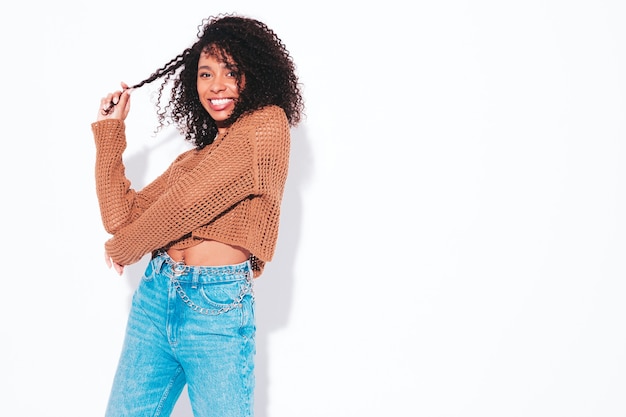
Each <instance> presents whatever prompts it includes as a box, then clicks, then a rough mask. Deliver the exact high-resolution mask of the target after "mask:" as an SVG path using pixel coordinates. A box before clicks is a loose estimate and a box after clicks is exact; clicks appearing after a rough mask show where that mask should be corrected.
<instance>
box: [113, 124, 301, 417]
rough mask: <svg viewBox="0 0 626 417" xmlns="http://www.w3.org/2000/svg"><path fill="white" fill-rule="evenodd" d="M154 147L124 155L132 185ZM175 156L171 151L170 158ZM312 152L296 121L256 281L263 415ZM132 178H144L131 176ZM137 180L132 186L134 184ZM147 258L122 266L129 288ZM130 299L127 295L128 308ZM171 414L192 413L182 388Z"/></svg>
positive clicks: (285, 314) (184, 416) (258, 396)
mask: <svg viewBox="0 0 626 417" xmlns="http://www.w3.org/2000/svg"><path fill="white" fill-rule="evenodd" d="M170 140H180V139H179V138H170V137H167V138H164V139H163V142H159V143H158V144H156V145H155V147H158V146H160V144H162V143H164V142H167V141H170ZM152 150H153V149H147V150H146V151H145V152H139V153H137V154H135V155H133V156H132V157H131V158H129V159H128V160H126V166H127V167H128V168H127V172H126V173H127V176H128V178H129V179H131V181H133V187H135V188H137V189H140V188H142V187H144V186H145V185H147V184H146V183H147V181H146V180H145V178H146V176H147V172H148V163H149V158H150V156H151V154H152V152H151V151H152ZM170 159H171V160H173V159H174V156H172V158H170ZM312 168H313V163H312V154H311V147H310V144H309V142H308V136H307V134H306V131H305V129H304V127H303V126H302V125H301V126H300V127H298V128H294V129H292V131H291V155H290V163H289V175H288V178H287V184H286V186H285V193H284V196H283V202H282V206H281V219H280V231H279V238H278V242H277V247H276V255H275V257H274V259H273V260H272V262H270V263H268V264H267V266H266V268H265V271H264V273H263V275H262V276H261V277H260V278H259V280H263V285H257V287H256V289H255V293H256V299H257V302H256V316H257V333H256V343H257V355H256V364H255V365H256V390H255V416H257V417H267V416H268V414H269V413H268V405H269V387H270V382H271V381H270V378H269V362H270V360H271V358H270V352H269V351H268V349H269V335H270V334H271V333H272V332H273V331H276V330H278V329H280V328H282V327H284V326H286V325H287V323H288V321H289V315H290V312H291V301H292V299H293V287H294V278H295V276H294V275H295V260H296V258H297V253H298V247H299V242H300V231H301V228H302V195H301V193H302V187H303V186H304V185H305V184H306V183H307V182H308V180H309V179H310V177H311V174H312ZM134 179H143V181H142V180H134ZM135 184H136V185H135ZM148 261H149V255H146V256H145V257H144V258H143V259H142V260H141V261H140V262H138V263H136V264H134V265H130V266H128V267H127V268H126V269H125V272H124V275H125V278H126V279H127V280H128V283H129V285H130V286H131V288H132V289H133V291H134V289H135V288H137V285H138V284H139V281H140V280H141V277H142V275H143V272H144V269H145V267H146V265H147V263H148ZM130 303H131V299H130V298H129V300H128V306H129V307H128V308H129V309H130ZM171 416H172V417H192V416H193V412H192V410H191V405H190V403H189V397H188V396H187V390H186V389H185V390H184V391H183V393H182V394H181V396H180V398H179V400H178V402H177V403H176V406H175V408H174V410H173V412H172V415H171Z"/></svg>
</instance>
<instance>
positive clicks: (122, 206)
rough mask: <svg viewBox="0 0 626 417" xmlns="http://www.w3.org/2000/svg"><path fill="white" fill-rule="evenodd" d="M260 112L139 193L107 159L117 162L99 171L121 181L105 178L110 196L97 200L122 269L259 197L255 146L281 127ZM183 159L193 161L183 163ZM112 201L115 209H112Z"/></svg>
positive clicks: (279, 121) (274, 115)
mask: <svg viewBox="0 0 626 417" xmlns="http://www.w3.org/2000/svg"><path fill="white" fill-rule="evenodd" d="M262 112H263V111H259V112H257V113H259V114H253V115H252V116H250V117H244V118H242V119H243V120H241V119H240V120H241V122H237V123H235V124H234V125H233V126H232V127H231V128H230V129H229V131H228V133H227V135H226V137H224V138H223V139H222V140H221V141H219V142H218V141H216V143H214V144H213V145H210V149H209V151H208V152H203V151H197V150H192V151H188V152H186V153H184V154H183V155H181V156H182V158H180V157H179V158H178V159H177V161H176V162H175V163H174V164H173V165H172V166H171V167H170V168H169V169H168V171H166V173H164V174H163V175H161V176H160V177H159V178H158V179H157V180H155V182H153V183H152V184H150V185H149V186H148V187H146V189H144V190H142V191H141V192H140V193H137V192H134V191H133V190H131V189H129V188H128V184H127V181H128V180H126V179H125V177H124V175H123V165H122V166H121V167H120V166H118V165H121V161H120V162H118V161H117V157H116V158H108V159H109V161H114V162H110V165H111V166H105V167H101V168H103V171H101V172H105V173H108V174H107V175H109V176H112V177H117V180H115V179H112V178H111V179H110V180H107V182H110V184H108V185H107V187H108V188H109V191H110V193H109V196H110V197H107V196H105V195H104V194H102V195H101V194H100V193H99V198H101V200H104V201H101V203H100V204H101V207H104V208H105V210H108V213H109V214H108V216H107V218H108V220H107V221H105V222H108V223H109V226H108V229H109V230H112V231H114V232H113V233H114V236H113V237H112V238H111V239H109V240H108V241H107V242H106V244H105V246H106V250H107V252H108V254H109V255H110V256H111V258H112V259H113V260H114V261H115V262H117V263H120V264H122V265H129V264H132V263H135V262H137V261H139V260H140V259H141V257H142V256H144V255H145V254H146V253H149V252H151V251H153V250H156V249H158V248H161V247H164V246H166V245H167V244H168V243H170V242H173V241H176V240H178V239H180V238H181V237H183V236H185V235H187V234H189V233H190V232H191V231H193V230H195V229H197V228H198V227H200V226H202V225H205V224H208V223H209V222H211V221H212V220H214V219H215V218H217V217H218V216H219V215H220V214H222V213H224V212H226V211H227V210H228V209H230V208H232V207H233V206H234V205H236V204H237V203H239V202H241V201H242V200H244V199H246V198H248V197H250V196H252V195H255V194H257V193H259V192H260V191H259V185H258V184H259V178H258V176H259V172H258V163H257V144H258V143H259V142H260V143H267V142H271V141H272V138H271V137H265V136H271V135H272V134H273V132H275V131H276V129H273V128H272V125H277V124H279V128H280V129H282V128H283V126H282V123H283V120H282V119H281V118H280V117H279V116H280V113H277V112H273V113H269V116H270V117H268V114H262ZM114 130H115V129H114ZM117 134H118V135H119V133H117ZM124 142H125V141H124ZM103 146H104V145H103ZM119 152H120V155H121V151H119ZM114 154H115V155H116V153H115V152H114ZM199 157H200V160H198V161H195V160H193V159H194V158H199ZM185 158H189V159H191V160H192V161H191V162H190V163H189V164H185ZM171 177H175V181H172V180H171ZM105 197H106V198H105ZM108 198H111V199H112V203H110V204H111V205H112V206H115V209H112V208H110V207H109V203H108V201H107V200H108ZM119 213H122V214H119Z"/></svg>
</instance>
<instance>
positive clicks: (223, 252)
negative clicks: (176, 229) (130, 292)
mask: <svg viewBox="0 0 626 417" xmlns="http://www.w3.org/2000/svg"><path fill="white" fill-rule="evenodd" d="M167 254H168V255H169V256H170V258H172V259H173V260H174V261H175V262H184V263H185V265H195V266H220V265H234V264H239V263H242V262H245V261H246V260H248V258H249V257H250V252H248V251H247V250H246V249H244V248H240V247H238V246H231V245H227V244H226V243H222V242H218V241H216V240H203V241H202V242H200V243H198V244H197V245H195V246H191V247H189V248H186V249H169V250H168V251H167Z"/></svg>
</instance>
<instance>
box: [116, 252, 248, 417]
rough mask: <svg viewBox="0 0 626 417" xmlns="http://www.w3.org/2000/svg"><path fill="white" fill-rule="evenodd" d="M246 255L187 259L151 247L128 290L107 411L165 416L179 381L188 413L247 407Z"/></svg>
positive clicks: (243, 416) (235, 413) (233, 414)
mask: <svg viewBox="0 0 626 417" xmlns="http://www.w3.org/2000/svg"><path fill="white" fill-rule="evenodd" d="M252 281H253V280H252V273H251V268H250V263H249V262H244V263H241V264H238V265H228V266H187V265H184V264H180V263H175V262H174V261H173V260H172V259H171V258H170V257H169V256H168V255H167V254H166V253H164V252H163V253H158V254H157V255H156V256H155V257H154V258H153V259H152V260H151V261H150V263H149V264H148V266H147V267H146V271H145V273H144V276H143V279H142V280H141V283H140V284H139V286H138V287H137V290H136V291H135V294H134V295H133V302H132V306H131V310H130V314H129V318H128V324H127V328H126V337H125V340H124V346H123V348H122V354H121V357H120V361H119V364H118V368H117V372H116V374H115V379H114V382H113V388H112V390H111V396H110V398H109V404H108V407H107V412H106V416H107V417H159V416H160V417H164V416H169V415H170V414H171V412H172V409H173V408H174V405H175V403H176V400H177V399H178V398H179V396H180V393H181V392H182V390H183V388H184V386H185V384H187V391H188V394H189V400H190V402H191V407H192V409H193V413H194V416H195V417H208V416H211V417H249V416H252V415H253V391H254V355H255V349H256V347H255V331H256V327H255V318H254V295H253V282H252Z"/></svg>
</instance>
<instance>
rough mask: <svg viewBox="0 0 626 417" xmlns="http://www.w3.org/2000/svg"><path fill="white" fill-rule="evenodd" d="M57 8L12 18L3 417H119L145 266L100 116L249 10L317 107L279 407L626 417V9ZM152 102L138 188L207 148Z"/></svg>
mask: <svg viewBox="0 0 626 417" xmlns="http://www.w3.org/2000/svg"><path fill="white" fill-rule="evenodd" d="M36 3H41V4H33V3H24V4H23V5H19V4H18V5H14V6H15V8H14V9H12V10H13V11H11V12H8V11H5V13H2V15H3V17H2V18H1V19H2V20H3V22H2V23H3V25H2V27H3V28H4V29H3V34H2V35H3V36H2V38H3V40H2V44H3V55H5V61H4V62H5V63H4V64H3V66H5V67H8V68H5V69H3V75H4V77H3V81H4V82H3V90H4V91H3V95H4V97H3V103H4V109H5V110H4V111H3V119H2V121H3V130H4V133H5V134H4V135H3V139H4V140H3V146H4V150H5V151H4V153H3V155H2V164H1V165H0V166H1V169H2V178H3V191H4V192H3V194H4V198H3V200H4V203H3V212H4V213H5V214H4V215H3V216H2V218H3V221H2V231H3V248H4V265H3V266H4V267H3V272H2V274H1V276H2V278H3V282H4V289H3V291H2V301H1V302H0V317H1V319H0V320H2V321H1V322H0V324H1V326H0V328H1V329H2V339H1V340H2V344H1V345H0V346H1V347H0V349H1V352H2V355H1V358H2V363H1V365H2V368H1V369H2V379H1V381H2V389H0V414H1V415H13V416H28V417H30V416H44V417H57V416H59V417H61V416H62V417H73V416H76V417H79V416H80V417H83V416H98V415H103V410H104V407H105V403H106V400H107V395H108V390H109V386H110V383H111V378H112V376H113V372H114V369H115V364H116V361H117V356H118V352H119V349H120V347H121V341H122V336H123V331H124V325H125V320H126V313H127V311H128V307H129V302H130V297H131V294H132V291H133V289H134V287H135V285H136V284H137V281H138V279H139V275H140V274H141V270H142V268H143V266H144V263H141V264H139V265H135V266H132V267H129V268H128V269H127V273H126V274H125V275H124V276H123V277H118V276H117V275H116V274H115V273H114V272H112V271H110V270H108V269H107V268H106V267H105V264H104V261H103V254H102V244H103V242H104V241H105V239H106V238H107V236H106V234H105V232H104V231H103V229H102V225H101V223H100V217H99V212H98V204H97V200H96V196H95V192H94V179H93V163H94V146H93V141H92V137H91V131H90V127H89V125H90V123H91V122H92V121H93V120H94V119H95V115H96V111H97V108H98V105H99V100H100V97H101V96H103V95H104V94H105V93H106V92H108V91H110V90H112V89H116V88H117V87H118V85H119V82H120V81H126V82H128V83H134V82H136V81H138V80H140V79H143V78H144V77H145V76H147V75H149V74H150V73H151V72H152V71H153V70H155V69H156V68H157V67H159V66H161V65H162V64H163V63H165V62H166V61H167V60H169V59H170V58H172V57H173V56H175V55H176V54H177V53H178V52H179V51H180V50H182V48H184V47H186V46H188V45H189V44H190V43H191V42H193V39H194V36H195V33H196V26H197V25H198V24H199V23H200V21H201V19H202V18H203V17H205V16H208V15H212V14H217V13H220V12H231V11H235V12H240V13H244V14H247V15H250V16H253V17H257V18H259V19H261V20H264V21H266V22H267V23H268V24H269V25H270V26H271V27H273V28H274V29H275V30H276V31H277V33H278V34H279V35H280V36H281V37H282V38H283V40H284V41H285V43H286V45H287V46H288V48H289V49H290V50H291V52H292V55H293V57H294V59H295V61H296V63H297V65H298V70H299V73H300V76H301V79H302V82H303V83H304V86H305V95H306V101H307V119H306V120H305V121H304V123H303V124H302V125H301V126H300V127H298V128H297V129H295V130H294V131H293V155H292V165H291V173H290V174H291V176H290V178H289V182H288V187H287V191H286V195H285V201H284V216H283V220H282V224H281V232H280V237H279V244H278V251H277V255H276V258H275V260H274V262H273V263H272V264H270V265H269V266H268V268H267V270H266V274H265V275H264V276H263V277H262V278H261V279H260V280H259V281H258V282H257V296H258V326H259V331H258V350H259V354H258V391H257V415H258V416H259V417H287V416H289V417H291V416H298V417H307V416H314V417H320V416H329V417H330V416H332V417H348V416H364V415H368V416H369V415H371V416H393V415H402V416H427V417H444V416H445V417H469V416H472V417H473V416H476V417H478V416H480V417H502V416H506V417H514V416H524V417H579V416H580V417H583V416H585V417H597V416H602V417H613V416H624V415H625V414H626V403H625V402H624V391H625V389H626V359H625V352H626V350H625V348H626V332H625V329H624V324H625V318H626V303H624V298H625V293H626V283H625V281H624V278H625V272H626V267H625V262H624V250H625V249H626V241H625V238H624V236H625V232H626V222H625V220H624V210H625V209H626V198H625V187H626V170H625V167H624V159H625V157H626V149H625V145H624V136H625V134H626V116H625V115H626V81H624V79H625V77H624V72H625V70H626V26H625V25H624V21H625V19H626V7H625V6H624V3H623V2H622V1H620V0H614V1H609V0H593V1H592V0H587V1H585V0H581V1H565V0H562V1H557V0H548V1H545V0H544V1H538V0H531V1H524V2H521V1H520V2H510V1H508V2H504V1H487V0H479V1H462V0H449V1H441V2H434V1H420V2H401V1H398V0H394V1H390V2H384V3H379V4H376V5H372V6H365V4H367V3H366V2H340V1H315V2H309V3H301V2H292V1H286V0H282V1H281V0H276V1H271V0H268V1H264V2H259V1H254V0H249V1H236V0H234V1H231V2H227V3H219V4H218V3H216V4H212V3H210V2H201V1H192V0H184V1H178V2H172V1H162V0H158V1H151V2H144V3H143V4H144V6H143V7H142V8H140V7H138V6H134V5H133V4H134V3H132V2H128V1H127V2H122V1H118V0H111V1H107V2H67V1H65V2H64V1H61V2H43V1H40V2H36ZM152 112H153V107H152V104H151V103H150V88H145V89H142V90H139V91H136V92H135V94H134V95H133V110H132V113H131V116H130V117H129V119H128V121H127V124H128V130H129V135H130V138H129V140H130V146H129V150H128V154H127V157H128V159H129V160H130V159H132V161H133V166H132V167H129V175H131V176H132V178H133V183H134V184H136V185H137V186H140V185H142V184H145V183H146V182H147V181H148V180H149V179H150V178H151V177H152V176H154V175H156V173H158V172H159V170H160V169H162V167H164V166H165V164H167V163H168V162H169V161H170V160H171V159H172V158H173V156H174V155H176V154H177V153H178V152H179V151H181V150H182V149H183V148H184V147H185V144H184V142H183V141H182V139H179V138H177V137H175V134H174V133H173V132H166V133H165V134H163V135H160V136H157V137H156V138H151V137H150V134H151V132H152V129H153V128H154V126H155V119H154V116H153V113H152ZM187 402H188V400H187V399H186V398H185V397H184V398H183V399H182V401H181V402H180V404H179V405H178V406H177V408H176V410H175V413H174V416H175V417H183V416H190V415H191V413H190V409H189V406H188V403H187Z"/></svg>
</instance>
